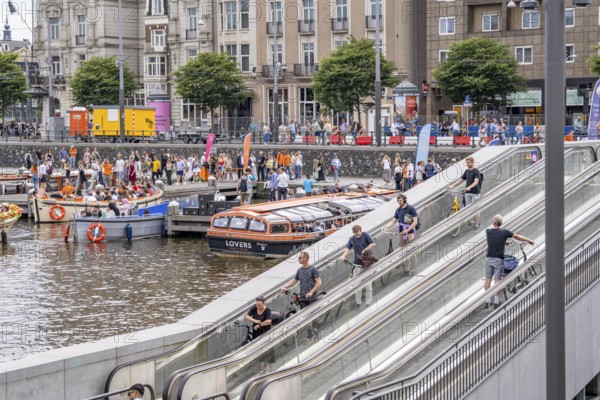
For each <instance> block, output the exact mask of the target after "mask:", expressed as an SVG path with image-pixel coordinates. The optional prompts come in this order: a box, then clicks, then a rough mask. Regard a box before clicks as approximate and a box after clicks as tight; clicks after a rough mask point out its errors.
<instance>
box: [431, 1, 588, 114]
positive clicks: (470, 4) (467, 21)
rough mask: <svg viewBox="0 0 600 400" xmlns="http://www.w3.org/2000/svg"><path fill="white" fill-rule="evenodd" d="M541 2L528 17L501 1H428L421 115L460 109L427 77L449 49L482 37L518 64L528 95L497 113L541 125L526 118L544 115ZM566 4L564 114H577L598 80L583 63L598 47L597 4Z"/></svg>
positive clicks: (515, 97) (519, 96)
mask: <svg viewBox="0 0 600 400" xmlns="http://www.w3.org/2000/svg"><path fill="white" fill-rule="evenodd" d="M545 1H546V0H540V2H539V3H540V7H539V9H537V10H533V11H532V10H522V9H521V8H519V2H516V7H515V8H509V7H508V1H504V0H502V1H501V0H455V1H452V0H449V1H439V0H427V12H426V15H425V16H424V20H425V21H426V25H427V34H426V35H427V49H426V54H427V64H426V69H425V71H426V74H427V75H426V79H427V81H428V82H429V85H430V88H431V90H430V95H429V96H428V98H427V102H426V104H427V106H426V109H427V110H426V113H427V114H428V115H431V116H433V117H435V116H438V115H441V114H442V113H443V112H444V111H445V110H452V108H453V106H458V107H459V108H460V106H461V105H460V104H459V105H455V104H452V103H451V102H449V101H448V100H446V99H444V98H443V96H442V93H441V92H440V90H439V89H438V88H437V87H436V82H435V80H434V78H433V76H432V71H433V70H434V69H435V68H436V67H437V66H438V65H439V63H440V62H442V61H443V60H444V59H445V58H446V57H447V56H448V54H449V48H450V45H451V44H452V43H456V42H459V41H462V40H465V39H469V38H472V37H487V38H491V39H496V40H498V41H500V42H502V43H504V44H505V45H506V46H507V47H508V49H509V52H510V54H512V55H513V56H514V57H515V59H516V60H517V62H518V64H519V73H520V74H521V75H523V76H524V77H525V78H527V80H528V90H527V92H524V93H518V94H514V95H513V96H511V98H510V100H511V102H512V104H511V106H510V107H508V109H507V110H502V111H501V112H502V113H504V112H507V113H508V114H515V115H523V116H524V117H523V118H525V120H524V121H523V122H524V123H528V122H530V121H534V123H543V119H542V120H536V119H534V118H530V117H527V115H529V116H534V115H539V114H543V98H544V96H543V90H544V78H543V77H544V75H545V63H544V54H545V51H544V46H545V40H544V35H545V18H544V6H545ZM566 3H567V8H566V9H565V30H566V43H567V45H566V48H565V65H566V77H567V82H566V83H567V92H566V99H567V103H566V104H567V109H566V113H567V114H578V113H583V112H587V107H588V105H587V104H588V96H589V95H590V91H589V90H586V89H589V88H590V86H591V85H593V84H594V83H595V82H596V80H597V77H596V76H594V74H592V73H591V72H590V71H589V64H588V62H587V60H588V58H589V57H590V56H591V55H594V54H598V51H597V50H595V49H594V48H593V47H592V46H595V45H598V44H599V41H600V19H599V9H600V1H599V0H592V6H590V7H587V8H574V7H573V6H571V2H569V1H567V2H566ZM490 111H491V110H490Z"/></svg>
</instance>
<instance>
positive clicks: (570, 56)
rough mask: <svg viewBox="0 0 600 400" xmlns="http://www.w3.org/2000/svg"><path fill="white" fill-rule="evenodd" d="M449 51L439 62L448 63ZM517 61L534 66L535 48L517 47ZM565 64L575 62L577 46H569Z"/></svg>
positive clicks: (440, 57)
mask: <svg viewBox="0 0 600 400" xmlns="http://www.w3.org/2000/svg"><path fill="white" fill-rule="evenodd" d="M449 53H450V51H449V50H440V52H439V61H440V62H442V61H446V59H447V58H448V54H449ZM515 59H516V60H517V62H518V63H519V64H522V65H526V64H533V46H516V47H515ZM565 62H567V63H573V62H575V45H574V44H567V45H566V47H565Z"/></svg>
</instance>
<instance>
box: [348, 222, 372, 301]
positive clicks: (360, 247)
mask: <svg viewBox="0 0 600 400" xmlns="http://www.w3.org/2000/svg"><path fill="white" fill-rule="evenodd" d="M374 247H375V241H374V240H373V238H371V236H370V235H369V234H368V233H367V232H363V231H362V228H361V226H360V225H354V226H353V227H352V237H351V238H350V239H349V240H348V243H347V244H346V249H344V254H342V255H341V257H340V261H346V257H348V254H349V253H350V250H352V249H353V250H354V262H353V265H354V268H353V269H352V277H353V278H355V277H357V276H358V275H360V274H361V273H363V272H364V271H365V270H366V269H367V268H366V266H365V265H364V263H363V260H362V258H361V255H366V254H367V252H370V251H371V250H372V249H373V248H374ZM365 289H366V293H365V303H366V305H367V307H368V306H370V305H371V301H372V300H373V286H372V285H371V284H369V285H367V287H366V288H365ZM355 299H356V306H357V307H360V305H361V304H362V290H361V291H359V292H357V293H356V295H355Z"/></svg>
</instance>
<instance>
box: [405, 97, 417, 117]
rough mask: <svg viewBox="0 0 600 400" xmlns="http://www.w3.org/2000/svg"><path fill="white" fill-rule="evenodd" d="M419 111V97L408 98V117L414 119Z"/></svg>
mask: <svg viewBox="0 0 600 400" xmlns="http://www.w3.org/2000/svg"><path fill="white" fill-rule="evenodd" d="M415 111H417V96H406V116H407V117H412V116H413V115H414V114H415Z"/></svg>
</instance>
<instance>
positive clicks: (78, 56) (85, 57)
mask: <svg viewBox="0 0 600 400" xmlns="http://www.w3.org/2000/svg"><path fill="white" fill-rule="evenodd" d="M77 59H78V60H79V62H80V63H81V62H84V61H85V60H87V56H86V55H85V54H77Z"/></svg>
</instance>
